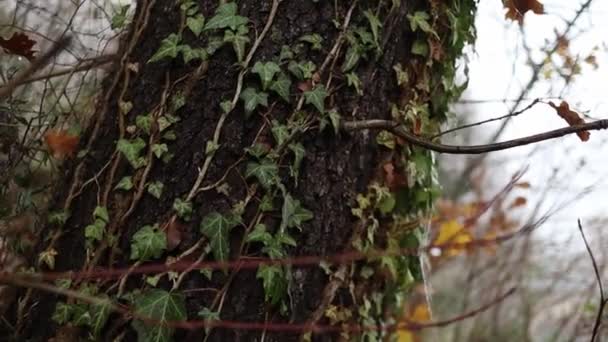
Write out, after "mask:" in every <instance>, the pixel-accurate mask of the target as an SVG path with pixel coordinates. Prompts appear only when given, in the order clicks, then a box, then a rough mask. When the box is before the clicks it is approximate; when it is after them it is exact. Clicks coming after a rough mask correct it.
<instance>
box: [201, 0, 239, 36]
mask: <svg viewBox="0 0 608 342" xmlns="http://www.w3.org/2000/svg"><path fill="white" fill-rule="evenodd" d="M236 12H237V7H236V3H234V2H227V3H224V4H221V5H220V6H219V7H218V8H217V10H216V11H215V15H214V16H213V17H212V18H211V19H209V21H208V22H207V24H206V25H205V29H204V31H207V30H213V29H223V28H226V27H230V28H231V29H232V30H233V31H236V29H237V28H238V27H239V26H241V25H245V24H247V22H248V21H249V19H247V18H245V17H242V16H240V15H237V14H236Z"/></svg>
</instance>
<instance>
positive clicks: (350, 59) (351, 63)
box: [342, 44, 361, 72]
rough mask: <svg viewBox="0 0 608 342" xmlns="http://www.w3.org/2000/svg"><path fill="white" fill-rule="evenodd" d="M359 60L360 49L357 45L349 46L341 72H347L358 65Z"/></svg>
mask: <svg viewBox="0 0 608 342" xmlns="http://www.w3.org/2000/svg"><path fill="white" fill-rule="evenodd" d="M360 58H361V47H360V46H359V45H358V44H351V45H350V46H349V47H348V50H346V56H345V57H344V63H342V72H348V71H350V70H351V69H353V68H354V67H356V66H357V63H359V59H360Z"/></svg>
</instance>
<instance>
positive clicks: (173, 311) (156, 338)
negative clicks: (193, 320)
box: [133, 289, 187, 342]
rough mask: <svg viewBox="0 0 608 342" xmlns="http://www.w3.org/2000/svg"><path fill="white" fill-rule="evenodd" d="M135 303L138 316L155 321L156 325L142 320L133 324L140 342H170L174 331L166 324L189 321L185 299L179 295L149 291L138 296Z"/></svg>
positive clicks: (162, 291)
mask: <svg viewBox="0 0 608 342" xmlns="http://www.w3.org/2000/svg"><path fill="white" fill-rule="evenodd" d="M133 302H134V306H135V313H136V314H137V315H138V316H140V317H145V318H148V319H152V320H154V321H155V322H154V323H146V322H145V321H141V320H136V321H134V322H133V328H134V329H135V331H136V332H137V336H138V341H147V342H168V341H170V340H171V337H172V336H173V332H174V329H173V328H171V327H169V326H168V325H167V324H166V323H167V322H175V321H185V320H186V319H187V314H186V305H185V301H184V297H183V296H182V295H180V294H177V293H171V292H167V291H165V290H159V289H149V290H146V291H144V292H142V293H140V294H138V295H136V296H135V298H134V301H133Z"/></svg>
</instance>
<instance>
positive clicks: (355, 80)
mask: <svg viewBox="0 0 608 342" xmlns="http://www.w3.org/2000/svg"><path fill="white" fill-rule="evenodd" d="M346 84H348V86H349V87H353V88H355V91H356V92H357V95H359V96H361V95H363V90H362V89H361V84H362V83H361V79H360V78H359V76H357V74H355V73H354V72H349V73H348V74H346Z"/></svg>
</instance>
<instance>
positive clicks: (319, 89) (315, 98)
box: [304, 84, 327, 114]
mask: <svg viewBox="0 0 608 342" xmlns="http://www.w3.org/2000/svg"><path fill="white" fill-rule="evenodd" d="M326 97H327V90H325V86H324V85H322V84H318V85H317V86H316V87H315V88H314V89H313V90H309V91H307V92H304V100H305V102H306V104H312V105H313V106H315V108H317V110H318V111H319V113H321V114H323V113H325V98H326Z"/></svg>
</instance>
